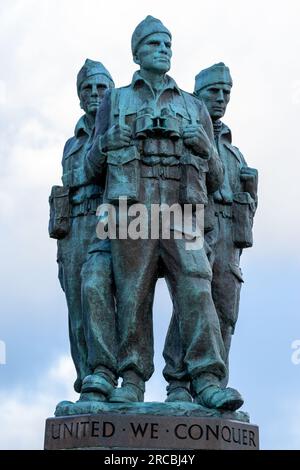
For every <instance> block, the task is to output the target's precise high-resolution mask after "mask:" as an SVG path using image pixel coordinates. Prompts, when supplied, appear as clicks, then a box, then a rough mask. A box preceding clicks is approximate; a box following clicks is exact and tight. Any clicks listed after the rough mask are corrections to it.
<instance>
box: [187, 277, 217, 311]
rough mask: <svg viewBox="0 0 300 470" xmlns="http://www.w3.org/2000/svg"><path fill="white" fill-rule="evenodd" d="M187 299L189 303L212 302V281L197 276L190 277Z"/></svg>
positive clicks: (204, 303) (201, 303)
mask: <svg viewBox="0 0 300 470" xmlns="http://www.w3.org/2000/svg"><path fill="white" fill-rule="evenodd" d="M185 292H186V295H185V297H186V300H187V302H188V304H189V305H198V306H199V305H207V304H209V303H212V294H211V282H210V280H208V279H203V278H199V277H196V278H194V279H190V283H189V285H187V286H186V291H185Z"/></svg>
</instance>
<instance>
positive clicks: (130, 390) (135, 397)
mask: <svg viewBox="0 0 300 470" xmlns="http://www.w3.org/2000/svg"><path fill="white" fill-rule="evenodd" d="M144 393H145V382H144V380H143V379H141V377H140V376H139V375H138V374H136V373H135V372H133V371H126V372H124V374H123V382H122V385H121V387H120V388H115V389H114V390H113V392H112V393H111V395H110V397H109V401H110V402H113V403H132V402H143V401H144Z"/></svg>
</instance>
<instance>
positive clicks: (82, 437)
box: [45, 402, 259, 450]
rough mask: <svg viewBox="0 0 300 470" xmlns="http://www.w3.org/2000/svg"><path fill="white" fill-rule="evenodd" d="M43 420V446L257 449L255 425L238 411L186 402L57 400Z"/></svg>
mask: <svg viewBox="0 0 300 470" xmlns="http://www.w3.org/2000/svg"><path fill="white" fill-rule="evenodd" d="M55 414H56V417H55V418H48V419H47V420H46V430H45V449H47V450H58V449H74V450H75V449H103V450H104V449H105V450H113V449H115V450H129V449H131V450H137V449H145V450H163V449H168V450H171V449H174V450H175V449H176V450H185V449H189V450H201V449H203V450H258V449H259V434H258V427H257V426H255V425H253V424H250V423H249V415H248V414H247V413H245V412H242V411H237V412H221V411H218V410H212V409H208V408H204V407H202V406H200V405H196V404H193V403H186V402H184V403H183V402H176V403H155V402H154V403H126V404H120V403H102V402H76V403H72V402H61V403H60V404H58V406H57V409H56V413H55Z"/></svg>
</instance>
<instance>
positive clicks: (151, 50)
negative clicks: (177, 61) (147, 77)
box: [134, 33, 172, 74]
mask: <svg viewBox="0 0 300 470" xmlns="http://www.w3.org/2000/svg"><path fill="white" fill-rule="evenodd" d="M171 57H172V50H171V39H170V36H169V35H168V34H166V33H154V34H151V35H150V36H148V37H147V38H145V39H144V41H143V42H142V43H141V45H140V46H139V48H138V50H137V53H136V55H135V57H134V61H135V63H136V64H139V65H140V67H141V69H144V70H147V71H150V72H156V73H161V74H163V73H166V72H168V71H169V70H170V67H171Z"/></svg>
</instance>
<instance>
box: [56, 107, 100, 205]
mask: <svg viewBox="0 0 300 470" xmlns="http://www.w3.org/2000/svg"><path fill="white" fill-rule="evenodd" d="M92 140H93V129H90V128H89V127H88V125H87V120H86V117H85V116H82V117H81V118H80V119H79V121H78V123H77V125H76V127H75V132H74V137H71V138H70V139H69V140H68V141H67V142H66V144H65V147H64V151H63V158H62V167H63V176H62V182H63V185H64V186H65V187H68V188H70V203H71V205H79V204H83V203H84V202H85V201H88V200H90V199H96V198H98V197H100V195H101V192H102V191H101V188H100V187H99V184H96V183H97V180H96V178H92V179H91V178H89V177H88V176H87V175H86V172H85V168H84V159H85V156H86V154H87V153H88V151H89V149H90V148H91V146H92Z"/></svg>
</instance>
